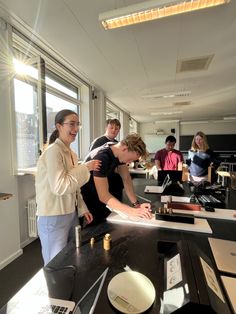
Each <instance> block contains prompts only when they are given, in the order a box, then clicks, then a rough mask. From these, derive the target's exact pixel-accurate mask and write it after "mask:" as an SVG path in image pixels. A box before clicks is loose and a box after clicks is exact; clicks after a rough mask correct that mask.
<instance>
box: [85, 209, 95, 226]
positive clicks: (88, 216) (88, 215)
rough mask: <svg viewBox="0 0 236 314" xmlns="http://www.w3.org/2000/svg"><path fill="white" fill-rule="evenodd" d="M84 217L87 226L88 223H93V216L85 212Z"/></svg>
mask: <svg viewBox="0 0 236 314" xmlns="http://www.w3.org/2000/svg"><path fill="white" fill-rule="evenodd" d="M84 217H85V219H86V222H87V223H88V224H90V223H91V222H92V221H93V215H92V214H91V213H90V212H86V213H85V214H84Z"/></svg>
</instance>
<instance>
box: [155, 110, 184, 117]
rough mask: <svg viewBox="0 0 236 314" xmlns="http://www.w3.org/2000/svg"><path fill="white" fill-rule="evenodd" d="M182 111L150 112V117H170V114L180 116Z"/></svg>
mask: <svg viewBox="0 0 236 314" xmlns="http://www.w3.org/2000/svg"><path fill="white" fill-rule="evenodd" d="M181 113H183V111H166V112H163V111H161V112H151V113H150V115H151V116H171V115H172V114H181Z"/></svg>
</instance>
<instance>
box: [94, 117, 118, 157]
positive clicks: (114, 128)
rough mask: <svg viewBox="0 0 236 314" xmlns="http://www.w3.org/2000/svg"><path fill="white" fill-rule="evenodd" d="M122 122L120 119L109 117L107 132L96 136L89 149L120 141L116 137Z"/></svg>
mask: <svg viewBox="0 0 236 314" xmlns="http://www.w3.org/2000/svg"><path fill="white" fill-rule="evenodd" d="M120 128H121V124H120V121H119V120H118V119H107V120H106V131H105V134H104V135H102V136H100V137H97V138H95V140H93V142H92V143H91V144H90V147H89V151H91V150H93V149H95V148H97V147H99V146H102V145H103V144H105V143H107V142H116V143H117V142H118V141H117V140H116V137H117V135H118V133H119V132H120Z"/></svg>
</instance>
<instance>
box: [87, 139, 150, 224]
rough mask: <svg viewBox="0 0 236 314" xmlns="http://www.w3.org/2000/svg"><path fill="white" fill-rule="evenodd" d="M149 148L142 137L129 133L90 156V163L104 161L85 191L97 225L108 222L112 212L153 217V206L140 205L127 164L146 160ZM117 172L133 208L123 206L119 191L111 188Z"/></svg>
mask: <svg viewBox="0 0 236 314" xmlns="http://www.w3.org/2000/svg"><path fill="white" fill-rule="evenodd" d="M146 156H147V151H146V145H145V143H144V142H143V141H142V139H141V137H140V136H139V135H138V134H129V135H128V136H127V137H126V138H125V139H123V140H122V141H120V142H118V143H110V142H108V143H106V144H104V145H103V146H100V147H98V148H96V149H94V150H93V151H92V152H90V153H89V154H88V156H87V157H86V159H85V160H86V161H88V160H92V159H97V160H100V161H101V167H100V169H99V170H93V171H91V172H92V175H91V177H90V180H89V182H88V183H86V184H85V185H84V186H83V187H82V189H81V192H82V195H83V198H84V201H85V203H86V205H87V207H88V209H89V210H90V212H91V213H92V214H93V217H94V222H95V223H97V222H100V221H102V220H104V219H105V218H106V217H107V216H108V215H109V214H110V212H111V211H110V210H109V209H108V208H107V206H108V207H109V208H111V209H114V210H118V211H120V212H123V213H124V214H126V215H127V216H136V217H143V218H151V206H150V204H149V203H143V204H139V202H138V200H137V196H136V195H135V192H134V187H133V182H132V179H131V177H130V174H129V170H128V167H127V165H126V164H127V163H130V162H132V161H134V160H137V159H139V158H146ZM115 169H117V171H118V173H119V174H120V176H121V178H122V180H123V183H124V189H125V192H126V194H127V197H128V199H129V200H130V202H131V204H132V206H129V205H126V204H124V203H122V202H121V201H120V200H119V199H118V198H117V197H116V189H115V187H114V186H111V185H110V176H111V175H112V174H113V173H114V171H115Z"/></svg>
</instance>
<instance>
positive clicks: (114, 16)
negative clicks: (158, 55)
mask: <svg viewBox="0 0 236 314" xmlns="http://www.w3.org/2000/svg"><path fill="white" fill-rule="evenodd" d="M228 2H230V0H186V1H184V0H150V1H145V2H141V3H137V4H133V5H130V6H127V7H122V8H118V9H115V10H111V11H107V12H104V13H101V14H99V21H101V22H102V25H103V27H104V28H105V29H112V28H118V27H122V26H128V25H132V24H137V23H142V22H146V21H151V20H155V19H160V18H163V17H167V16H171V15H176V14H181V13H185V12H190V11H195V10H200V9H205V8H208V7H213V6H218V5H221V4H225V3H228Z"/></svg>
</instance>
